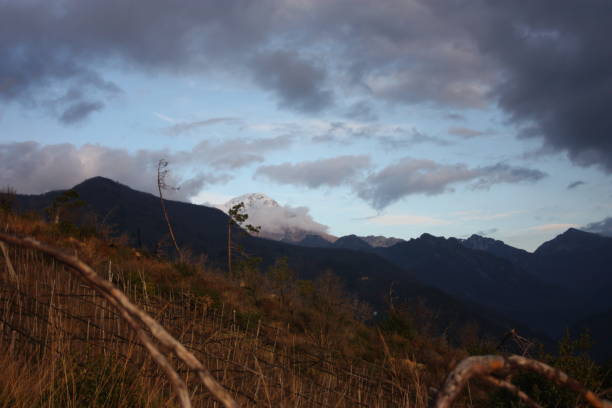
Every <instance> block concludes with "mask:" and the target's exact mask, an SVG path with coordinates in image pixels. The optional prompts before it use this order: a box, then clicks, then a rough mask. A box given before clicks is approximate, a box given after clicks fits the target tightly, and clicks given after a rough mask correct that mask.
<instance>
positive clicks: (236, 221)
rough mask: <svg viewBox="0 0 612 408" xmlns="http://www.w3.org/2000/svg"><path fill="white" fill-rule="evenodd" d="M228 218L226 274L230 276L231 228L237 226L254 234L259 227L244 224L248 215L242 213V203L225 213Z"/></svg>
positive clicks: (232, 244) (232, 245) (232, 246)
mask: <svg viewBox="0 0 612 408" xmlns="http://www.w3.org/2000/svg"><path fill="white" fill-rule="evenodd" d="M227 214H228V215H229V218H228V220H227V273H228V274H229V276H232V249H233V248H234V247H235V245H234V243H233V241H232V227H234V226H238V227H240V228H245V229H246V230H247V232H249V233H252V234H256V233H258V232H259V230H260V229H261V227H256V226H254V225H251V224H244V223H245V222H246V220H248V219H249V215H248V214H247V213H245V212H244V203H243V202H240V203H238V204H236V205H235V206H233V207H232V208H230V209H229V211H228V212H227Z"/></svg>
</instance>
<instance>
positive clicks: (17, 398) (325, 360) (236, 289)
mask: <svg viewBox="0 0 612 408" xmlns="http://www.w3.org/2000/svg"><path fill="white" fill-rule="evenodd" d="M4 221H5V222H4V223H3V224H4V226H5V227H4V229H5V230H9V231H10V232H12V233H18V234H23V235H29V236H34V237H36V238H37V239H39V240H41V241H46V242H53V244H54V245H55V246H58V247H62V248H64V249H68V250H69V251H73V252H74V253H75V254H77V255H78V256H79V257H80V258H81V259H83V260H84V261H86V262H87V263H89V264H90V265H92V266H93V267H94V268H95V269H96V270H97V271H98V273H99V274H100V275H102V276H104V277H106V278H107V279H109V280H111V281H112V282H114V283H115V284H116V285H117V286H118V287H119V288H120V289H121V290H123V291H124V292H125V293H126V294H127V295H128V296H129V298H130V299H131V300H132V301H134V302H136V303H137V304H138V305H139V306H140V307H141V308H143V309H144V310H145V311H147V312H148V313H149V314H151V315H152V316H153V317H154V318H156V319H157V320H158V321H159V322H160V323H161V324H162V325H163V326H164V327H165V328H166V329H167V330H168V331H170V332H171V333H172V334H173V335H174V337H176V338H177V339H178V340H179V341H180V342H181V343H182V344H184V345H185V346H186V347H187V348H188V349H189V350H190V351H191V352H192V353H194V354H195V355H196V356H197V358H198V359H200V361H202V362H203V363H204V365H205V366H206V367H208V368H209V370H210V371H211V372H212V374H213V375H214V376H215V377H216V378H217V379H218V380H219V381H220V382H221V383H222V384H223V385H224V386H225V387H226V388H227V389H228V390H229V391H230V392H231V393H232V394H233V395H234V397H235V398H236V399H237V401H239V403H240V404H241V405H242V406H270V407H319V406H324V407H328V406H329V407H331V406H334V407H355V406H364V407H389V406H413V407H424V406H426V405H427V401H428V398H429V394H430V390H429V389H428V386H427V385H426V382H425V380H424V377H426V376H427V374H426V373H425V372H424V370H423V369H422V367H421V366H419V364H418V363H414V364H411V363H410V362H412V361H413V360H411V359H406V358H401V357H397V358H396V357H394V356H393V355H392V352H391V351H390V350H389V349H388V348H385V350H384V351H383V350H378V354H377V355H378V356H379V357H380V358H369V359H368V360H364V359H363V358H359V357H356V355H358V354H363V353H360V352H356V351H355V350H352V349H349V347H352V346H350V345H351V344H354V343H355V342H356V341H357V340H359V339H353V340H350V339H349V340H347V339H340V338H339V337H342V336H334V334H333V332H332V331H330V332H328V333H323V332H321V333H311V332H309V331H308V330H306V331H295V330H292V329H291V327H290V326H291V323H290V322H287V321H283V320H282V319H280V317H282V313H281V310H280V309H281V308H280V307H279V306H278V302H276V300H275V298H274V297H273V296H269V297H267V298H266V297H264V298H262V299H260V302H259V306H258V307H259V309H258V308H257V307H255V306H254V304H253V301H246V300H245V298H247V297H248V296H246V295H245V289H244V288H241V287H240V285H239V284H237V283H236V282H232V281H229V280H227V279H226V278H225V277H223V276H220V275H219V274H218V273H216V272H214V271H209V270H206V269H205V268H204V267H203V266H202V265H201V264H193V265H187V266H185V265H183V266H180V265H179V266H177V265H173V264H171V263H169V262H166V261H163V260H158V259H154V258H150V257H146V256H142V255H140V254H137V253H135V251H134V250H132V249H130V248H128V247H126V246H124V245H122V243H121V242H116V241H115V242H111V241H109V240H108V239H100V238H97V237H96V236H93V235H90V236H82V237H74V236H71V235H69V234H66V233H63V232H61V231H58V230H57V227H54V226H51V225H48V224H46V223H45V222H43V221H40V220H36V219H25V218H22V217H16V216H13V215H10V216H7V217H6V219H5V220H4ZM8 252H9V257H10V259H11V261H12V264H13V266H14V269H15V271H16V273H17V275H18V279H17V280H16V281H14V280H12V279H10V278H9V275H8V273H7V270H6V266H5V265H6V263H5V262H2V263H0V350H2V353H0V367H3V370H2V372H0V406H17V407H32V406H41V407H43V406H44V407H56V406H62V407H64V406H65V407H77V406H95V407H115V406H119V407H128V406H133V407H140V406H143V407H162V406H175V405H177V402H176V401H175V398H174V395H173V393H172V389H171V387H170V385H169V383H168V381H167V380H166V379H165V377H164V375H163V373H162V372H161V371H160V369H159V368H158V367H157V366H156V365H155V364H154V362H153V361H152V360H151V359H150V358H149V356H148V354H147V353H146V351H145V350H144V349H143V348H142V346H141V345H140V343H139V342H138V341H137V339H136V337H135V335H134V333H133V332H132V330H131V329H130V328H129V327H128V326H127V325H126V324H125V323H124V322H123V320H122V319H121V318H120V317H119V315H118V314H117V313H116V311H115V310H113V308H112V307H110V306H109V305H108V304H107V303H106V301H105V300H104V299H103V298H101V297H100V296H99V295H97V294H96V293H95V292H94V291H93V290H92V289H90V288H89V287H87V286H86V285H84V284H83V282H81V281H79V280H78V279H77V278H75V277H74V276H73V275H71V274H70V273H68V271H67V270H66V269H65V267H64V266H62V265H60V264H58V263H56V262H55V261H54V260H53V259H51V258H50V257H48V256H45V255H42V254H40V253H37V252H36V251H33V250H26V249H21V248H17V247H11V246H9V248H8ZM185 268H187V269H185ZM262 305H264V306H266V305H267V308H268V309H269V310H270V311H271V312H272V315H274V316H276V318H277V319H272V320H268V321H267V322H264V319H262V316H261V313H260V312H261V306H262ZM284 306H287V305H284ZM353 324H355V325H359V324H360V323H358V322H357V321H354V323H353ZM313 327H319V326H313ZM320 327H321V328H323V327H325V325H320ZM354 328H355V327H354ZM337 329H338V330H341V327H337ZM362 329H363V330H365V331H366V332H367V329H366V328H365V326H363V328H362ZM321 330H323V329H321ZM370 335H372V330H370ZM374 335H375V332H374ZM320 337H325V339H326V340H325V342H324V343H322V344H323V345H324V347H321V345H322V344H319V345H317V342H316V341H313V339H315V338H320ZM363 341H366V342H367V341H368V340H367V336H366V340H363ZM375 341H379V340H376V339H375ZM362 348H363V347H362ZM375 354H376V353H375ZM172 363H173V365H174V366H175V367H177V368H178V370H179V373H180V374H181V375H182V376H183V377H184V378H185V379H186V382H187V384H188V386H189V389H190V393H191V398H192V401H193V403H194V406H198V407H209V406H210V407H214V406H218V403H217V402H216V401H215V400H214V399H213V398H212V397H211V395H210V394H209V393H208V392H207V391H206V390H204V389H203V388H202V386H201V385H200V384H199V383H198V382H197V381H194V380H195V379H194V373H193V372H190V371H189V370H188V369H187V367H185V366H184V365H182V364H181V363H180V362H179V361H172ZM439 380H440V379H438V381H439Z"/></svg>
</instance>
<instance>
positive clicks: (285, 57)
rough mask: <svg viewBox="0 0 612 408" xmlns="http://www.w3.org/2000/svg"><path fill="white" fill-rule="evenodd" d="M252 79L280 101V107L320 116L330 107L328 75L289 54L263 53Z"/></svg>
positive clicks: (292, 53) (322, 70)
mask: <svg viewBox="0 0 612 408" xmlns="http://www.w3.org/2000/svg"><path fill="white" fill-rule="evenodd" d="M253 68H254V75H255V79H256V81H257V82H258V83H260V84H261V85H262V86H263V87H264V88H266V89H270V90H273V91H275V92H277V93H278V95H279V97H280V102H279V105H280V107H288V108H291V109H295V110H297V111H301V112H309V113H315V112H319V111H321V110H323V109H325V108H327V107H329V106H330V105H331V104H332V103H333V94H332V92H331V91H329V90H326V89H325V85H326V84H325V82H326V79H327V78H326V77H327V74H326V72H325V70H324V69H322V68H321V67H317V66H315V65H313V64H312V63H311V62H309V61H307V60H305V59H303V58H301V57H300V56H299V55H298V54H296V53H295V52H291V51H276V52H272V53H263V54H260V55H258V56H256V57H255V58H254V63H253Z"/></svg>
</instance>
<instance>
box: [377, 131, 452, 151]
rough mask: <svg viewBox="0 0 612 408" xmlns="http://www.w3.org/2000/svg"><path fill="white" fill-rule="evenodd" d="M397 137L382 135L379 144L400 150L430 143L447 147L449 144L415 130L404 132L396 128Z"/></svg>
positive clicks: (446, 141)
mask: <svg viewBox="0 0 612 408" xmlns="http://www.w3.org/2000/svg"><path fill="white" fill-rule="evenodd" d="M396 133H397V135H393V136H392V135H383V136H381V137H380V138H379V141H380V143H382V144H383V146H385V147H388V148H390V149H401V148H407V147H412V146H414V145H417V144H421V143H431V144H435V145H438V146H448V145H450V144H451V143H450V142H449V141H448V140H444V139H441V138H439V137H435V136H430V135H427V134H425V133H423V132H420V131H418V130H416V129H414V128H413V129H411V130H406V129H403V128H398V129H397V131H396Z"/></svg>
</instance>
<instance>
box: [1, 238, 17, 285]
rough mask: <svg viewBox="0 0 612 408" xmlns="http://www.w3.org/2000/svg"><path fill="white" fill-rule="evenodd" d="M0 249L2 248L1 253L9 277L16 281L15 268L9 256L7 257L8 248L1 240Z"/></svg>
mask: <svg viewBox="0 0 612 408" xmlns="http://www.w3.org/2000/svg"><path fill="white" fill-rule="evenodd" d="M0 249H1V250H2V255H3V256H4V262H6V269H7V270H8V274H9V279H10V280H12V281H13V282H16V281H17V274H16V273H15V268H13V263H12V262H11V258H9V253H8V249H7V248H6V245H5V244H4V242H2V241H0Z"/></svg>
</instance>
